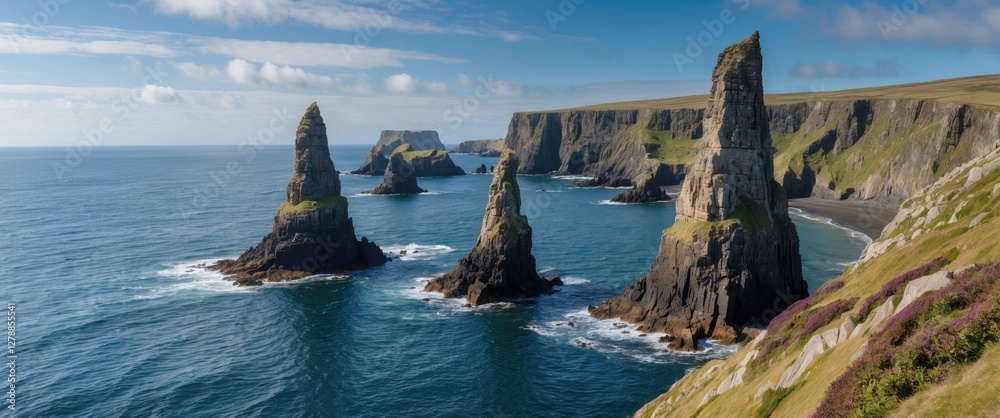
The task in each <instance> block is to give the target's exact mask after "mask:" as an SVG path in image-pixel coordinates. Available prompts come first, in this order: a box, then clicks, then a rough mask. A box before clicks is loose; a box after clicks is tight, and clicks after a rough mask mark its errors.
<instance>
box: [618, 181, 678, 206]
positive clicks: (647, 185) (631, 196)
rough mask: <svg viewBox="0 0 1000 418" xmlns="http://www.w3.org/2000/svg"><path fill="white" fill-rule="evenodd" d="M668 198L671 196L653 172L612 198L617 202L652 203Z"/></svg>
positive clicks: (664, 200)
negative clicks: (659, 183)
mask: <svg viewBox="0 0 1000 418" xmlns="http://www.w3.org/2000/svg"><path fill="white" fill-rule="evenodd" d="M668 200H670V196H667V192H665V191H663V189H661V188H660V186H659V185H658V184H656V180H655V179H653V175H652V174H646V175H645V176H643V177H642V178H641V179H639V181H637V182H636V183H635V186H634V187H632V188H631V189H628V190H627V191H625V192H622V193H619V194H618V195H617V196H615V197H613V198H611V201H612V202H615V203H652V202H666V201H668Z"/></svg>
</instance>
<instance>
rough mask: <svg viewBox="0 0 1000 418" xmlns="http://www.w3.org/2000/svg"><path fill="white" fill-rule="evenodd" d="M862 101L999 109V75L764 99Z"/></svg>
mask: <svg viewBox="0 0 1000 418" xmlns="http://www.w3.org/2000/svg"><path fill="white" fill-rule="evenodd" d="M864 99H918V100H937V101H941V102H949V103H962V104H970V105H977V106H983V107H991V108H1000V75H984V76H975V77H966V78H955V79H949V80H937V81H927V82H922V83H912V84H900V85H895V86H884V87H872V88H864V89H853V90H841V91H828V92H802V93H786V94H768V95H765V96H764V102H765V103H767V104H769V105H780V104H791V103H801V102H809V101H815V100H829V101H847V100H864ZM707 105H708V95H707V94H700V95H697V96H684V97H673V98H667V99H652V100H638V101H632V102H618V103H605V104H597V105H590V106H582V107H575V108H568V109H558V110H550V111H546V112H565V111H573V110H634V109H653V110H669V109H704V108H705V107H706V106H707ZM520 113H538V112H520Z"/></svg>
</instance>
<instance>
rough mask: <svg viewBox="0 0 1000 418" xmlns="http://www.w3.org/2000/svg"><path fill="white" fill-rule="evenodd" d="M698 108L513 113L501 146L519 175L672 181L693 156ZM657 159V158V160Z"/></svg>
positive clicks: (698, 126)
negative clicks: (513, 155)
mask: <svg viewBox="0 0 1000 418" xmlns="http://www.w3.org/2000/svg"><path fill="white" fill-rule="evenodd" d="M703 113H704V111H702V110H690V109H680V110H662V111H660V110H609V111H602V110H582V111H566V112H550V113H515V114H514V117H513V119H512V120H511V122H510V127H509V128H508V133H507V137H506V138H505V139H504V145H505V146H506V147H507V148H508V149H512V150H515V152H517V154H518V155H520V156H523V157H522V158H521V164H520V166H519V167H518V172H519V173H521V174H548V173H558V174H574V175H580V174H582V175H589V176H593V177H597V176H601V175H603V176H607V177H623V178H627V179H631V178H635V177H637V176H638V175H639V174H646V173H649V174H652V175H654V176H655V177H656V179H657V181H659V182H661V184H678V183H680V181H681V180H682V179H683V168H684V165H685V164H686V163H689V162H691V161H693V160H694V146H695V142H696V141H695V140H697V139H699V138H701V118H702V114H703ZM661 156H662V157H663V158H662V160H663V162H661V161H660V160H659V159H658V158H659V157H661Z"/></svg>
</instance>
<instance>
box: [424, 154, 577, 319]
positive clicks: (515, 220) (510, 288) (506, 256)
mask: <svg viewBox="0 0 1000 418" xmlns="http://www.w3.org/2000/svg"><path fill="white" fill-rule="evenodd" d="M517 166H518V160H517V157H516V156H515V155H514V153H513V152H512V151H509V150H508V151H504V153H503V156H501V158H500V162H499V163H498V165H497V166H496V169H495V170H494V172H493V183H492V184H490V197H489V202H488V203H487V205H486V215H485V216H484V217H483V225H482V228H481V229H480V231H479V239H478V240H477V241H476V246H475V247H474V248H473V249H472V252H470V253H469V255H468V256H467V257H465V258H463V259H461V260H459V261H458V264H457V265H455V267H454V268H453V269H452V270H451V272H449V273H448V274H445V275H444V276H441V277H438V278H436V279H434V280H431V281H430V282H429V283H427V286H426V287H425V288H424V290H425V291H428V292H441V293H443V294H444V296H445V297H448V298H457V297H462V296H465V297H466V299H467V300H468V302H469V304H471V305H474V306H475V305H482V304H485V303H493V302H499V301H501V300H503V299H509V298H517V297H534V296H538V295H540V294H543V293H548V292H550V291H551V290H552V287H553V286H554V285H560V284H562V282H561V281H559V279H558V278H550V279H547V280H546V279H542V278H541V277H539V275H538V272H537V270H536V269H535V257H534V256H532V255H531V226H529V225H528V218H526V217H525V216H523V215H521V191H520V188H519V187H518V185H517Z"/></svg>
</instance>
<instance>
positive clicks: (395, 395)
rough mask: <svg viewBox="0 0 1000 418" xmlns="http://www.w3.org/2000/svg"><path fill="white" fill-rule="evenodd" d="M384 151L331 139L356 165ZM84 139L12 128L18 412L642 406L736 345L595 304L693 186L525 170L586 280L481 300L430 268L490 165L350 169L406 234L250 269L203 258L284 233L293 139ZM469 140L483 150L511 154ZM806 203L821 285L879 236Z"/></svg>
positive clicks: (467, 217) (3, 158) (562, 249)
mask: <svg viewBox="0 0 1000 418" xmlns="http://www.w3.org/2000/svg"><path fill="white" fill-rule="evenodd" d="M366 151H367V147H362V146H336V147H334V148H333V151H332V154H333V158H334V162H335V164H336V166H337V167H338V168H339V169H340V170H342V171H350V170H353V169H355V168H356V167H358V166H359V165H360V164H361V163H362V161H363V159H364V156H365V152H366ZM66 154H67V151H66V150H64V149H58V148H48V149H30V148H22V149H0V179H2V181H0V208H3V216H0V231H3V236H2V238H0V298H2V300H0V302H13V303H16V309H17V337H18V342H17V343H18V346H17V347H18V358H17V370H16V371H17V379H18V381H17V395H16V397H17V398H16V399H17V406H18V410H17V413H16V414H17V416H25V417H60V416H66V417H81V416H97V417H117V416H128V417H132V416H159V417H202V416H204V417H223V416H226V417H228V416H239V417H272V416H290V417H318V416H373V417H376V416H456V417H465V416H472V417H479V416H482V417H502V416H602V417H616V416H627V415H630V414H631V413H632V412H634V411H635V410H636V409H637V408H639V407H641V406H642V405H643V404H644V403H646V402H648V401H649V400H651V399H653V398H654V397H656V396H657V395H659V394H661V393H663V392H664V391H666V390H667V389H668V388H669V387H670V385H671V384H672V383H674V382H675V381H676V380H677V379H679V378H680V377H681V376H683V374H684V373H685V372H686V371H689V370H691V369H692V368H695V367H697V366H699V365H700V364H702V363H704V362H705V361H707V360H709V359H713V358H721V357H724V356H726V355H727V354H729V353H731V352H732V351H733V350H734V347H732V346H720V345H712V344H711V343H708V345H709V346H710V349H709V350H707V351H706V352H703V353H698V354H681V353H671V352H665V351H664V349H665V346H664V345H663V344H660V343H658V342H657V338H658V337H659V335H646V336H641V335H640V333H639V332H636V331H635V330H634V329H633V328H632V327H624V328H622V327H620V326H616V325H615V321H596V320H594V319H592V318H590V317H589V316H588V315H587V314H586V308H587V305H592V304H598V303H600V302H601V301H603V300H604V299H606V298H608V297H611V296H613V295H615V294H617V293H620V292H621V291H622V289H623V288H624V287H625V286H626V285H627V284H629V283H631V282H632V281H634V280H635V278H636V277H638V276H639V275H641V274H643V273H644V272H646V271H647V269H648V268H649V266H650V265H651V264H652V261H653V259H654V257H655V255H656V252H657V246H658V244H659V236H660V232H661V231H662V230H663V229H664V228H667V227H668V226H670V224H671V223H672V222H673V217H674V206H673V203H660V204H647V205H608V204H605V203H606V201H607V200H608V199H610V198H611V197H612V196H613V195H614V194H616V193H617V192H619V191H618V190H607V189H574V188H570V187H569V186H570V184H571V183H572V182H573V181H574V179H571V178H552V177H543V176H524V177H520V178H519V182H520V185H521V192H522V201H523V205H522V206H523V212H524V213H525V214H526V215H528V217H529V219H530V222H531V224H532V227H533V229H534V232H535V235H534V254H535V257H536V259H537V261H538V266H539V268H540V269H542V270H543V273H544V275H560V276H562V278H563V281H564V282H566V286H563V287H562V288H560V289H559V291H558V292H557V293H555V294H553V295H548V296H543V297H541V298H538V299H537V300H527V301H517V302H514V303H505V304H498V305H491V306H487V307H480V308H475V309H470V308H464V307H463V306H462V302H460V301H454V300H443V299H441V298H440V297H439V296H437V295H435V294H425V293H423V292H420V291H419V289H421V288H422V285H423V284H422V283H423V282H424V281H426V280H427V279H428V278H431V277H434V276H436V275H440V274H442V273H445V272H447V271H448V270H449V269H450V268H451V266H452V265H454V263H455V261H457V260H458V258H460V257H462V256H464V255H465V254H466V253H467V252H468V251H469V249H470V248H471V247H472V246H473V245H474V243H475V240H476V235H477V234H478V231H479V226H480V222H481V221H482V215H483V209H484V207H485V204H486V198H487V189H488V185H489V182H490V180H491V176H487V175H468V176H462V177H454V178H431V179H421V181H420V184H421V186H422V187H424V188H426V189H429V190H430V191H432V193H429V194H426V195H419V196H408V197H400V196H388V197H387V196H367V195H360V194H359V193H360V192H362V191H364V190H368V189H371V188H373V187H374V186H376V185H377V184H378V183H379V182H380V181H381V179H380V178H372V177H362V176H350V175H343V176H341V181H342V182H343V189H344V192H345V195H347V196H349V201H350V212H351V215H352V216H353V218H354V223H355V227H356V229H357V232H358V234H359V237H360V236H361V235H364V236H367V237H368V238H369V239H372V240H374V241H375V242H377V243H378V244H379V245H381V246H382V248H383V249H385V250H388V251H399V250H402V249H406V250H408V255H407V256H406V257H404V258H403V259H399V260H395V261H393V262H391V263H389V264H387V265H386V266H384V267H380V268H376V269H372V270H368V271H363V272H357V273H356V274H354V276H353V277H352V278H350V279H348V280H334V279H332V278H328V277H314V278H310V279H306V280H303V281H301V282H295V283H285V284H277V285H266V286H263V287H258V288H238V287H234V286H232V285H230V284H229V283H228V282H225V281H223V280H222V278H221V277H220V276H219V275H218V274H214V273H209V272H205V271H203V270H201V269H199V268H197V267H196V266H197V265H198V264H200V263H204V262H206V261H211V260H217V259H221V258H227V257H235V256H237V255H238V254H239V253H240V252H241V251H243V250H245V249H246V248H248V247H250V246H252V245H255V244H256V243H257V242H258V241H259V240H260V238H261V237H263V236H264V235H265V234H266V233H267V232H268V230H269V229H270V227H271V222H272V217H273V214H274V211H275V209H276V208H277V206H278V205H279V204H280V203H281V202H282V201H283V200H284V197H285V192H284V187H285V184H286V183H287V181H288V179H289V177H290V175H291V165H292V155H293V149H292V148H291V147H288V146H280V147H279V146H272V147H268V148H266V149H263V150H260V151H255V152H253V153H250V152H248V151H247V150H243V152H241V151H240V150H237V149H236V148H235V147H161V148H114V147H104V148H97V149H94V150H93V152H92V153H91V154H90V155H89V156H88V157H86V158H84V159H82V160H81V161H74V162H76V163H77V164H73V165H74V167H73V168H71V169H70V170H69V171H68V172H63V173H62V179H58V178H57V177H56V172H55V171H54V169H53V164H54V163H63V164H65V163H66ZM453 158H454V159H455V161H456V163H458V164H459V165H460V166H462V167H463V168H464V169H466V170H467V171H470V170H472V169H474V168H475V167H477V166H479V164H483V163H485V164H487V165H491V164H494V163H495V162H496V159H491V158H482V157H478V156H467V155H456V156H453ZM67 167H69V166H68V165H67ZM793 219H794V221H795V223H796V224H797V225H798V228H799V234H800V237H801V240H802V255H803V264H804V267H805V275H806V278H807V280H808V281H809V285H810V288H811V289H815V288H817V287H818V286H819V285H821V284H822V283H823V282H825V281H826V280H828V279H830V278H831V277H834V276H836V275H837V274H838V273H839V272H840V271H841V270H842V269H843V268H844V267H845V266H846V265H847V264H848V263H850V262H851V261H853V260H854V259H856V258H857V256H858V255H859V254H860V251H861V249H862V248H863V246H864V245H865V243H866V241H865V240H864V239H862V238H861V237H859V236H858V235H857V234H852V233H851V232H850V231H846V230H844V229H841V228H838V227H836V226H834V225H832V224H830V223H829V222H826V220H824V219H822V218H815V219H809V218H806V217H803V216H798V215H797V216H794V217H793ZM424 298H429V299H430V301H424V300H423V299H424ZM3 406H4V407H5V408H6V404H4V405H3Z"/></svg>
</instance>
